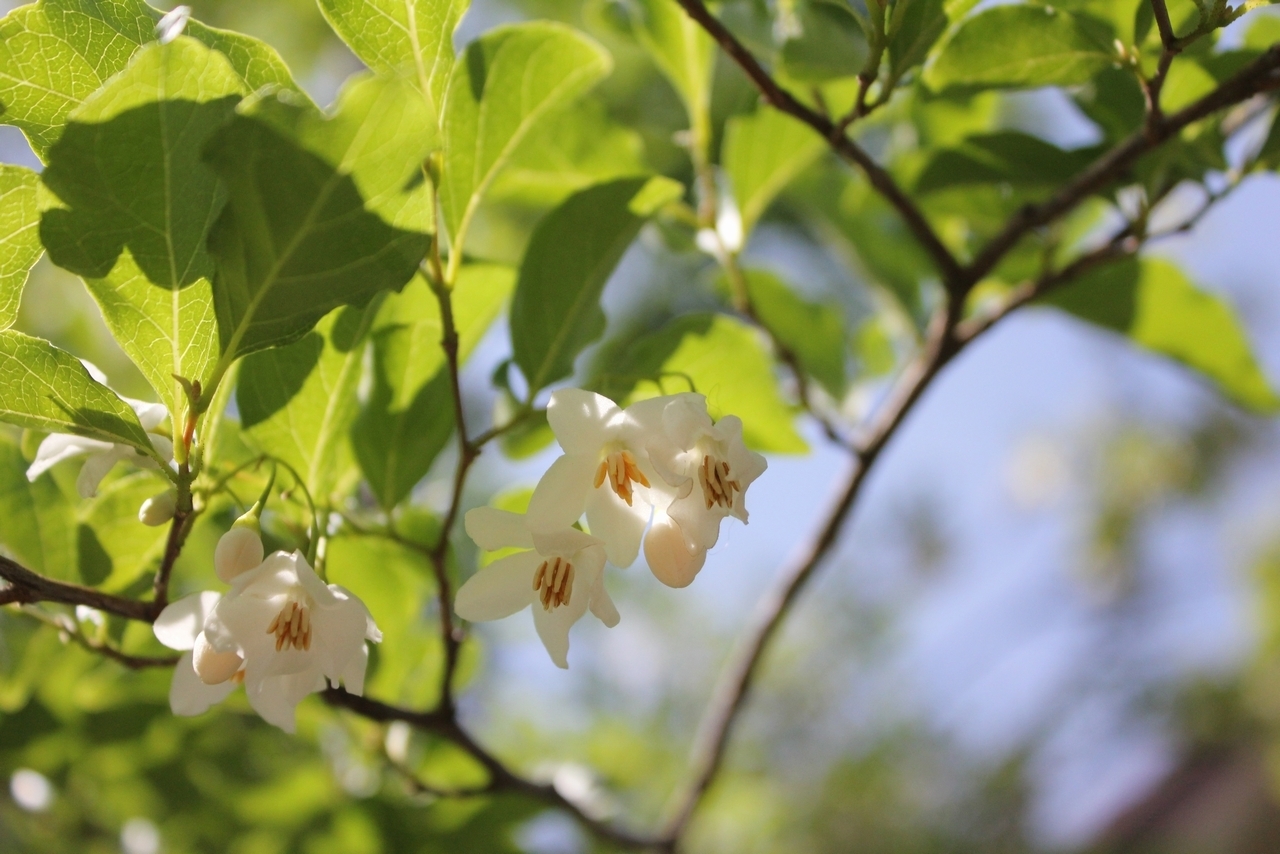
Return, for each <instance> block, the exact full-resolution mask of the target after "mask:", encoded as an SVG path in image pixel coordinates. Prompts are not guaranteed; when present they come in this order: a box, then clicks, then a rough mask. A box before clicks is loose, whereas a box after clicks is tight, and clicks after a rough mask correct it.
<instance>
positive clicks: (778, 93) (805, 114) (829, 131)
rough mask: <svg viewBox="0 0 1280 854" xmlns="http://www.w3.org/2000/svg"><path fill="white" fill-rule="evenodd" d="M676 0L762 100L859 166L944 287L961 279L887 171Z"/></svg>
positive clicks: (695, 5) (692, 2)
mask: <svg viewBox="0 0 1280 854" xmlns="http://www.w3.org/2000/svg"><path fill="white" fill-rule="evenodd" d="M676 2H678V3H679V4H680V5H681V6H682V7H683V8H684V10H685V11H686V12H687V13H688V14H689V17H691V18H692V19H693V20H694V21H696V22H697V23H698V24H699V25H700V26H702V28H703V29H705V30H706V31H707V33H709V34H710V35H711V37H712V38H714V39H715V40H716V42H717V43H719V45H720V47H721V48H722V49H723V50H724V52H725V53H727V54H728V55H729V57H730V58H731V59H733V60H734V61H735V62H737V63H738V65H739V66H741V67H742V70H743V71H745V72H746V73H747V76H748V77H750V78H751V82H752V83H754V84H755V86H756V88H757V89H759V90H760V94H761V95H763V96H764V99H765V100H766V101H768V102H769V103H770V104H771V105H772V106H773V107H775V108H776V109H778V110H781V111H782V112H784V113H786V114H787V115H790V116H792V117H794V118H796V119H799V120H800V121H802V122H804V123H805V124H807V125H809V126H810V127H812V128H813V129H814V130H816V131H817V132H818V133H820V134H822V136H823V137H824V138H825V139H826V140H827V141H828V143H830V145H831V147H832V148H833V149H834V150H835V152H836V153H837V154H839V155H840V156H841V157H843V158H844V159H845V160H848V161H849V162H850V163H852V164H854V165H855V166H857V167H858V168H859V169H861V170H862V172H863V174H865V175H866V176H867V180H868V181H870V182H871V185H872V186H873V187H875V188H876V190H877V191H878V192H879V193H880V194H881V195H882V196H884V198H885V199H886V200H887V201H888V202H889V204H891V205H893V207H894V208H895V209H896V210H897V211H898V214H899V216H901V217H902V219H903V220H904V221H905V222H906V225H907V228H909V229H910V230H911V233H912V234H914V235H915V237H916V239H917V240H918V241H919V242H920V245H921V246H923V247H924V249H925V251H926V252H927V253H928V254H929V257H930V258H931V259H932V260H933V263H934V265H935V266H936V267H937V268H938V272H939V273H940V274H941V276H942V279H943V281H944V282H946V283H947V284H948V287H949V288H951V287H952V285H953V283H958V282H960V281H961V279H962V276H961V268H960V263H959V262H958V261H957V260H956V259H955V256H953V255H952V254H951V250H949V249H947V247H946V245H944V244H943V242H942V240H941V238H939V237H938V235H937V233H936V232H935V231H934V230H933V226H931V225H930V224H929V221H928V220H927V219H925V216H924V213H923V212H921V210H920V208H918V207H917V206H916V204H915V202H913V201H912V200H911V199H910V198H909V197H908V196H907V194H906V193H905V192H903V190H902V188H901V187H899V186H898V183H897V181H895V180H894V179H893V176H892V175H890V174H889V173H888V171H886V170H885V169H884V168H883V167H881V166H880V164H878V163H876V162H875V161H874V160H872V159H871V155H869V154H867V152H865V151H863V150H862V148H861V147H860V146H859V145H858V144H857V143H855V142H854V141H853V140H851V139H849V137H848V136H847V135H845V134H842V133H840V132H839V128H838V127H837V126H836V125H835V124H834V123H833V122H832V121H831V119H829V118H827V117H826V116H824V115H822V114H821V113H819V112H817V111H815V110H813V109H811V108H809V107H808V106H806V105H805V104H803V103H802V102H800V101H799V100H797V99H796V97H795V96H794V95H792V94H791V93H790V92H788V91H787V90H786V89H783V88H782V87H781V86H779V85H778V83H777V81H775V80H774V79H773V78H772V77H771V76H770V75H769V72H767V71H765V69H764V67H763V66H762V65H761V64H760V62H759V61H758V60H757V59H756V58H755V57H754V56H753V55H752V54H751V51H749V50H747V48H746V47H745V46H744V45H743V44H742V43H741V42H740V41H738V39H737V37H736V36H735V35H734V34H733V33H731V32H729V30H728V28H726V27H725V26H724V24H722V23H720V20H719V19H718V18H716V16H715V15H712V14H711V12H710V11H709V10H708V9H707V7H706V4H705V3H703V2H702V0H676Z"/></svg>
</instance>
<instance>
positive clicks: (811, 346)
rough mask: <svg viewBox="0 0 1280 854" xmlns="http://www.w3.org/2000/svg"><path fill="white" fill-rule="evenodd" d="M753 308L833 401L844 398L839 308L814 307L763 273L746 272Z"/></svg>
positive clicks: (773, 277)
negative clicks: (842, 396)
mask: <svg viewBox="0 0 1280 854" xmlns="http://www.w3.org/2000/svg"><path fill="white" fill-rule="evenodd" d="M746 279H747V293H748V294H749V295H750V297H751V305H752V307H753V308H754V309H755V313H756V314H757V315H758V316H759V317H760V321H761V323H763V324H764V326H765V328H767V329H768V330H769V332H770V333H771V334H772V335H773V336H774V337H775V338H776V339H777V340H778V341H779V342H780V343H781V345H782V346H783V347H785V348H786V349H787V350H788V351H789V352H790V353H791V354H792V355H794V356H795V358H796V360H797V361H799V363H800V367H801V368H803V369H804V371H805V373H807V374H809V376H811V377H813V378H814V379H815V380H817V381H818V382H819V383H820V384H821V385H822V387H823V388H825V389H826V390H827V392H828V393H829V394H830V395H831V396H832V397H834V398H836V399H839V398H840V397H841V395H843V394H844V386H845V365H844V361H845V359H844V354H845V350H846V346H845V334H844V319H843V318H842V317H841V315H840V309H839V307H838V306H835V305H831V304H827V303H812V302H808V301H806V300H803V299H801V298H800V296H799V295H798V294H797V293H796V292H795V291H793V290H792V289H791V288H789V287H788V286H787V285H785V284H784V283H783V282H782V280H781V279H779V278H778V277H777V276H775V275H773V274H772V273H768V272H765V271H763V270H748V271H746Z"/></svg>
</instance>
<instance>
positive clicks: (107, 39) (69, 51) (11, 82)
mask: <svg viewBox="0 0 1280 854" xmlns="http://www.w3.org/2000/svg"><path fill="white" fill-rule="evenodd" d="M160 15H161V13H160V12H159V11H157V10H156V9H153V8H151V7H150V6H148V5H147V4H146V3H144V2H142V0H100V2H90V3H86V2H83V0H41V2H39V3H35V4H33V5H30V6H23V7H21V8H19V9H15V10H14V11H13V12H11V13H10V14H9V15H7V16H6V17H5V18H4V19H3V20H0V103H3V104H4V107H5V109H4V113H3V115H2V116H0V121H2V122H4V123H5V124H11V125H15V126H16V127H19V128H21V129H22V131H23V132H24V133H25V134H26V135H27V139H28V140H29V141H30V142H31V147H32V148H33V149H34V150H35V152H36V154H39V155H41V156H43V155H44V152H45V150H46V149H48V147H49V146H50V145H52V144H53V143H54V142H55V141H56V140H57V138H58V136H59V135H60V134H61V133H62V126H63V124H64V123H65V122H66V118H67V115H68V114H69V113H70V112H71V111H72V110H74V109H75V108H76V107H78V106H79V105H80V104H81V103H82V102H83V101H85V100H86V99H87V98H88V97H89V96H90V95H92V94H93V93H94V92H96V91H97V90H98V88H99V87H101V86H102V84H103V83H104V82H106V81H107V80H108V79H109V78H110V77H112V76H113V75H115V74H118V73H119V72H121V71H123V70H124V68H125V66H126V65H128V63H129V59H130V57H132V56H133V53H134V51H136V50H137V48H138V47H139V45H143V44H146V43H148V42H151V41H154V40H155V37H156V36H155V25H156V22H157V21H158V20H159V19H160ZM184 32H185V33H186V35H188V36H190V37H192V38H194V39H196V40H197V41H200V42H203V43H204V44H205V45H206V46H208V47H210V48H213V49H214V50H218V51H221V52H222V53H223V54H225V55H226V56H227V59H228V60H229V61H230V63H231V66H232V68H234V69H235V71H236V74H237V75H238V76H239V77H240V79H241V80H242V81H243V83H244V85H245V87H246V88H247V89H248V90H249V91H254V90H256V89H259V88H261V87H263V86H268V85H274V86H279V87H282V88H285V89H291V90H294V91H298V87H297V84H296V83H294V82H293V78H292V77H291V76H290V75H289V70H288V67H287V66H286V65H285V64H284V61H283V60H281V59H280V56H279V55H278V54H277V53H276V52H275V50H274V49H273V48H271V47H269V46H267V45H265V44H263V43H262V42H260V41H258V40H257V39H253V38H250V37H248V36H244V35H240V34H239V33H231V32H226V31H224V30H215V29H213V28H211V27H206V26H204V25H203V24H200V23H199V22H197V21H190V22H188V23H187V26H186V29H185V30H184ZM299 95H301V93H300V92H299ZM303 97H305V96H303Z"/></svg>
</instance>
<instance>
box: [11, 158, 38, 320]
mask: <svg viewBox="0 0 1280 854" xmlns="http://www.w3.org/2000/svg"><path fill="white" fill-rule="evenodd" d="M39 183H40V177H39V176H38V175H36V173H34V172H32V171H31V170H30V169H23V168H22V167H21V166H10V165H9V164H7V163H6V164H0V329H8V328H9V327H10V326H12V325H13V323H14V321H15V320H17V319H18V306H19V304H20V303H21V302H22V288H23V287H24V286H25V285H26V283H27V275H28V274H29V273H30V272H31V268H32V267H33V266H35V263H36V261H38V260H39V258H40V253H41V252H43V251H44V247H43V246H41V245H40V210H39V208H38V206H37V202H36V188H37V186H38V185H39Z"/></svg>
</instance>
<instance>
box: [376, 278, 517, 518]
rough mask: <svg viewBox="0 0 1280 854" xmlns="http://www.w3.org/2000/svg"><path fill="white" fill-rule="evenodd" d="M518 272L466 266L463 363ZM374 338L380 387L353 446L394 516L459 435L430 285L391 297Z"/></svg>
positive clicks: (456, 303)
mask: <svg viewBox="0 0 1280 854" xmlns="http://www.w3.org/2000/svg"><path fill="white" fill-rule="evenodd" d="M514 281H515V275H514V273H513V272H512V271H511V270H510V269H508V268H506V267H498V266H495V265H489V264H477V265H469V266H464V267H463V268H462V270H461V272H460V273H459V276H458V283H457V286H456V287H455V288H454V290H453V314H454V324H455V326H456V327H457V330H458V336H459V347H458V356H459V359H465V358H466V357H467V356H468V355H469V354H470V353H471V351H472V349H474V348H475V346H476V344H478V343H479V342H480V338H481V337H483V335H484V333H485V331H486V330H487V329H488V328H489V326H490V325H491V324H492V323H493V319H494V318H495V317H497V315H498V312H499V311H500V310H501V308H502V304H503V303H504V302H505V301H506V299H507V296H508V295H509V294H510V293H511V288H512V285H513V284H514ZM377 323H378V328H377V330H376V331H375V333H374V339H373V352H374V382H373V391H372V394H371V395H370V398H369V402H368V403H367V404H366V405H365V406H364V407H363V408H362V409H361V411H360V413H359V415H357V416H356V421H355V424H354V425H353V427H352V433H351V436H352V441H353V445H354V447H355V452H356V459H357V460H358V462H359V463H360V469H361V471H363V472H364V475H365V478H366V479H367V480H368V481H369V488H370V489H371V490H372V491H373V494H374V496H375V497H376V498H377V499H378V503H379V504H381V505H382V507H383V508H384V509H387V510H390V509H391V508H392V507H395V506H396V505H397V504H399V503H400V502H401V501H402V500H403V499H404V498H405V496H407V495H408V494H409V492H410V491H411V490H412V489H413V487H414V485H415V484H417V482H418V481H419V480H421V479H422V478H423V476H424V475H426V473H427V470H428V469H430V468H431V463H432V462H433V461H434V460H435V458H436V455H437V454H439V453H440V451H441V449H443V448H444V446H445V443H446V442H448V441H449V436H450V434H451V433H452V432H453V428H454V417H453V398H452V388H451V386H450V380H449V374H448V372H447V370H446V369H445V358H444V351H443V349H442V348H441V346H440V337H441V329H442V327H441V323H440V309H439V304H438V303H437V301H436V298H435V296H434V295H433V294H432V293H431V292H430V290H429V289H428V287H427V285H426V283H425V282H423V281H422V280H421V279H418V280H415V281H414V282H413V283H412V284H411V285H410V286H409V287H407V288H405V290H404V293H402V294H398V295H394V296H391V297H388V299H387V301H386V303H385V304H384V306H383V308H382V311H381V312H380V313H379V317H378V321H377Z"/></svg>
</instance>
